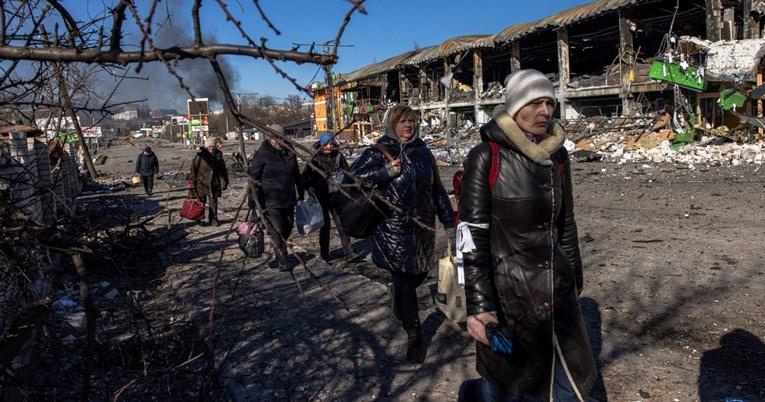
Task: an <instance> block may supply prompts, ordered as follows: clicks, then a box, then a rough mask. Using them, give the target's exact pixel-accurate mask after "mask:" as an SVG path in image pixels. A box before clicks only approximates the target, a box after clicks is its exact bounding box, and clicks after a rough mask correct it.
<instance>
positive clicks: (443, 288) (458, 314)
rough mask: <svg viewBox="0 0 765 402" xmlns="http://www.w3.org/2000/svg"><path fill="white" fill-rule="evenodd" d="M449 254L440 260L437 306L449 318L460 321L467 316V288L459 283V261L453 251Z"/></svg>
mask: <svg viewBox="0 0 765 402" xmlns="http://www.w3.org/2000/svg"><path fill="white" fill-rule="evenodd" d="M449 248H451V247H449ZM448 254H449V255H447V256H446V257H444V258H441V259H440V260H438V293H436V307H438V309H439V310H441V312H442V313H444V316H446V318H447V319H448V320H451V321H454V322H456V323H460V322H463V321H465V319H466V318H467V305H466V304H465V302H466V300H465V289H464V288H463V287H462V286H460V285H459V283H457V261H456V259H455V258H454V257H452V256H451V252H448Z"/></svg>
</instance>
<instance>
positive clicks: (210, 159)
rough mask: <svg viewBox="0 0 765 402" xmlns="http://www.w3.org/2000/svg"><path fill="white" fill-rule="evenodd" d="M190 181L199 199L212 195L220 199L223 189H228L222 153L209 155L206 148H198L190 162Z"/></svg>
mask: <svg viewBox="0 0 765 402" xmlns="http://www.w3.org/2000/svg"><path fill="white" fill-rule="evenodd" d="M191 180H192V181H194V187H195V189H196V192H197V195H198V196H199V198H200V199H202V200H204V199H205V197H207V196H208V195H210V194H212V195H213V196H215V197H220V196H221V195H222V194H223V187H228V170H227V169H226V162H225V161H224V160H223V152H221V151H219V150H217V149H216V150H215V151H213V153H210V152H209V151H208V150H207V148H199V150H198V151H197V154H196V156H194V160H192V161H191Z"/></svg>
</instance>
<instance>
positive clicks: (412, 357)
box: [406, 327, 428, 363]
mask: <svg viewBox="0 0 765 402" xmlns="http://www.w3.org/2000/svg"><path fill="white" fill-rule="evenodd" d="M406 336H407V340H406V359H407V360H409V363H422V362H424V361H425V355H426V354H427V352H428V350H427V348H426V347H425V342H424V341H423V340H422V330H421V329H420V328H419V327H417V328H414V329H408V330H406Z"/></svg>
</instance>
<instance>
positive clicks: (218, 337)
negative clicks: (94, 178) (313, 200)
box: [37, 143, 765, 402]
mask: <svg viewBox="0 0 765 402" xmlns="http://www.w3.org/2000/svg"><path fill="white" fill-rule="evenodd" d="M254 146H255V144H253V143H249V144H248V151H250V152H251V150H252V149H253V148H254ZM153 147H154V150H155V152H156V153H157V155H158V157H159V159H160V165H161V171H162V177H161V178H159V179H158V180H157V181H156V184H155V193H154V195H153V196H152V197H146V196H144V195H143V194H142V193H143V189H142V188H141V189H139V188H138V187H128V188H126V189H124V190H119V191H110V192H104V191H101V192H94V193H93V194H92V195H89V196H86V197H85V200H88V201H83V203H82V205H81V214H83V215H88V214H95V215H98V216H99V217H100V218H102V219H108V218H110V215H111V214H110V213H109V212H108V211H109V208H113V209H114V210H128V211H132V213H133V214H134V215H135V217H134V218H133V219H136V220H140V219H141V217H152V216H155V215H156V217H155V218H154V219H153V220H151V221H150V222H147V223H146V225H145V227H146V230H147V232H148V233H149V234H150V235H152V237H150V238H151V239H153V240H152V244H146V245H145V249H144V247H142V246H136V247H134V248H133V249H132V251H131V252H130V253H128V254H127V257H126V258H128V261H132V259H131V258H133V259H135V263H130V262H129V263H128V265H130V264H134V265H135V269H133V270H127V271H122V272H116V271H110V270H109V269H107V268H105V267H106V266H105V265H104V266H97V267H92V268H91V269H92V270H94V271H95V272H96V273H95V275H94V276H93V278H91V280H90V282H91V285H92V286H93V285H94V284H99V283H100V284H103V283H107V285H103V290H104V291H103V292H98V291H96V292H94V293H95V294H96V297H97V298H100V299H97V306H98V307H99V309H100V311H101V312H102V314H101V315H100V316H99V320H98V322H97V327H98V332H97V334H98V336H97V338H98V339H99V342H100V343H101V345H107V346H108V347H107V346H104V352H103V353H102V354H101V355H100V357H99V359H98V363H99V364H98V365H97V369H96V371H95V374H94V376H93V382H94V385H93V392H92V395H93V397H92V398H91V400H149V399H153V400H199V399H213V400H225V399H229V398H230V399H232V400H236V401H361V400H366V401H451V400H456V393H457V390H458V388H459V384H460V383H461V382H462V381H463V380H465V379H468V378H476V377H477V373H476V372H475V369H474V364H475V361H474V357H475V353H474V346H473V343H472V341H471V340H470V339H469V338H468V337H467V335H466V332H465V331H464V329H462V328H460V327H459V326H455V325H453V324H451V323H448V322H445V321H444V319H443V316H441V315H440V313H438V312H437V311H436V310H435V308H434V306H433V302H432V294H433V292H434V291H435V280H434V278H432V277H431V278H430V279H429V280H428V281H427V282H426V285H425V286H423V287H422V288H421V289H420V301H421V315H420V316H421V319H422V321H423V322H424V327H425V333H426V338H427V339H428V342H429V350H428V357H427V359H426V361H425V363H424V364H422V365H410V364H406V363H405V362H403V361H402V357H403V354H404V348H405V337H406V336H405V334H404V333H403V331H402V330H401V329H400V328H399V326H398V324H397V323H396V322H394V320H393V318H392V317H391V315H390V313H389V307H388V296H387V291H386V287H385V285H386V284H387V274H386V273H385V272H381V271H380V270H379V269H377V268H375V267H374V266H373V265H372V264H371V263H370V262H369V260H368V256H367V254H368V251H367V247H366V245H365V244H364V242H363V241H358V242H356V243H355V244H354V248H355V250H356V251H357V252H358V253H359V256H358V258H357V259H356V260H353V261H348V260H344V259H340V258H338V259H336V260H333V262H332V265H331V266H327V265H326V264H324V263H323V262H319V261H320V259H318V258H316V256H317V254H318V237H317V235H315V234H314V235H309V236H305V237H303V236H300V235H298V234H297V233H296V232H294V231H293V235H292V237H291V240H292V241H293V243H294V251H295V256H293V257H292V262H293V264H295V265H296V268H295V270H294V274H293V275H294V276H291V275H290V274H288V273H283V272H278V271H276V270H271V269H268V267H267V262H268V259H269V258H270V251H267V255H266V256H264V257H263V258H260V259H255V260H252V259H247V260H245V259H244V258H242V254H241V252H240V251H239V249H238V248H237V246H236V239H235V235H232V236H231V237H230V238H229V239H228V240H226V232H227V230H228V229H229V228H230V226H231V224H232V222H235V221H241V220H242V218H243V217H242V215H241V214H240V216H239V218H237V219H236V220H235V218H234V215H235V214H236V211H237V207H238V206H239V204H240V201H241V200H242V197H243V194H244V186H245V179H244V178H243V176H242V172H241V171H236V170H235V169H232V172H231V176H232V184H231V185H230V186H229V190H228V191H227V193H226V194H225V195H224V197H223V201H222V203H221V212H222V216H223V223H224V225H222V226H220V227H217V228H213V227H208V226H202V225H198V224H195V223H188V222H180V221H179V219H180V218H179V217H178V213H177V211H178V209H179V208H180V205H181V202H182V199H183V196H184V186H185V177H184V174H183V173H182V174H178V175H175V173H176V171H177V170H179V169H181V167H182V166H181V165H182V164H183V165H184V167H183V171H184V172H185V170H187V169H188V164H189V162H190V160H191V157H192V156H193V151H192V150H187V149H184V148H183V147H181V146H177V145H170V144H165V145H161V144H153ZM142 148H143V145H142V144H134V145H120V146H115V147H111V148H109V149H104V150H103V152H104V153H105V154H106V155H108V159H107V161H106V163H105V164H104V165H101V166H98V169H99V170H100V171H101V172H103V173H104V174H105V178H104V179H103V180H104V181H105V182H109V183H115V182H118V181H121V180H129V177H130V175H131V172H132V169H133V163H134V158H135V157H136V156H137V155H138V153H139V152H140V150H141V149H142ZM234 150H235V145H234V144H233V143H226V144H225V147H224V151H225V152H226V153H227V154H230V153H231V152H233V151H234ZM229 162H230V161H229ZM453 171H454V170H453V168H443V169H442V171H441V175H442V179H443V180H444V182H445V183H446V185H447V187H451V185H450V183H451V175H452V173H453ZM573 172H574V184H575V197H576V198H575V200H576V201H575V202H576V204H575V208H576V213H577V223H578V225H579V237H580V243H581V248H582V255H583V258H584V266H585V288H584V291H583V293H582V298H581V304H582V306H583V308H584V310H585V313H586V319H587V322H588V324H589V330H590V339H591V343H592V346H593V349H594V351H595V353H596V356H597V358H598V362H599V366H600V370H601V374H602V375H601V377H602V378H601V379H600V381H599V383H598V386H597V388H596V390H595V391H594V392H593V394H592V397H593V399H595V400H599V401H607V400H610V401H709V402H711V401H725V400H726V398H733V397H736V398H740V399H741V400H744V401H747V402H752V401H765V344H764V343H763V342H764V341H765V314H764V313H763V305H764V304H765V284H764V283H765V281H764V280H765V276H764V275H765V268H764V267H763V261H764V260H763V251H762V250H763V247H762V244H763V240H762V236H763V232H764V231H765V230H764V229H763V221H764V219H763V218H765V211H763V207H765V192H763V191H762V189H763V178H762V173H763V172H762V171H761V169H760V167H759V166H757V165H750V166H739V167H721V166H704V167H699V166H697V167H696V168H694V169H689V168H687V167H685V166H673V165H670V164H633V165H631V164H626V165H617V164H612V163H575V164H574V165H573ZM104 208H106V210H104ZM104 211H105V212H104ZM333 242H335V243H337V239H333ZM443 242H444V233H443V231H442V230H439V231H438V247H439V250H444V249H445V244H444V243H443ZM158 244H162V247H161V248H160V247H158ZM335 246H336V247H338V245H337V244H335ZM152 247H153V248H154V249H159V250H158V252H156V253H152V252H151V249H152ZM222 249H223V250H224V251H223V253H221V250H222ZM144 254H146V255H144ZM139 257H140V258H139ZM300 260H302V261H305V265H303V264H302V263H301V262H300ZM94 265H95V263H94ZM435 273H436V272H435V270H434V271H433V272H432V274H431V276H434V275H435ZM62 283H66V281H65V280H62ZM111 288H114V289H117V291H118V292H117V294H116V296H115V295H114V294H112V298H108V297H106V296H104V294H105V293H106V291H107V290H109V289H111ZM64 294H66V295H69V296H71V297H72V298H73V299H75V300H76V297H77V296H76V294H75V292H68V293H67V292H66V291H65V290H61V291H59V292H58V293H57V295H58V296H62V295H64ZM213 300H214V303H213ZM136 316H140V317H142V320H143V321H145V323H146V324H145V327H146V328H144V324H141V325H138V326H136V325H134V324H131V323H135V322H136V318H135V317H136ZM211 318H212V319H211ZM62 328H63V327H62ZM126 334H139V335H140V336H138V340H136V337H135V336H132V335H131V336H126ZM210 335H212V337H210ZM64 336H72V337H70V338H68V341H67V345H68V346H67V347H66V348H63V349H61V348H59V349H57V348H56V347H55V345H60V344H63V343H64V342H63V341H62V339H57V337H61V338H63V337H64ZM83 339H84V335H83V333H82V331H79V332H78V331H74V330H72V328H70V327H67V328H65V329H61V328H59V329H58V330H57V329H55V328H54V329H53V330H52V331H51V333H50V334H48V337H47V338H46V340H47V342H48V343H47V345H48V346H46V347H45V348H42V349H41V350H39V351H38V353H40V356H39V357H38V359H37V361H38V364H39V366H40V369H41V370H46V367H47V370H53V369H55V367H56V366H52V365H54V364H68V365H69V366H68V367H69V368H70V369H71V370H72V374H71V375H69V376H67V377H66V378H67V380H66V381H68V383H67V384H69V385H70V386H71V385H72V384H77V381H79V380H78V379H77V376H76V375H75V373H77V372H78V370H80V368H79V366H78V365H77V364H73V363H72V361H76V359H77V357H76V356H74V355H77V354H79V353H80V352H77V350H78V349H77V347H76V346H77V345H82V342H83ZM211 339H213V340H214V341H213V342H212V344H213V347H212V348H210V347H208V345H210V344H211V342H210V340H211ZM202 340H206V341H207V342H203V341H202ZM131 345H132V346H131ZM131 348H132V349H131ZM115 350H123V351H130V350H132V351H135V350H140V352H141V355H142V356H143V358H142V359H137V358H136V357H134V360H136V361H135V362H133V364H126V363H125V359H126V358H125V354H126V353H127V354H128V355H129V354H130V353H129V352H123V353H122V354H121V355H120V354H115V353H116V352H115ZM117 355H119V356H122V357H121V358H119V359H115V356H117ZM51 356H55V358H53V357H51ZM151 357H153V359H152V358H151ZM56 362H58V363H56ZM61 362H65V363H61ZM147 362H148V364H147ZM202 362H207V363H204V364H203V363H202ZM42 377H43V376H40V378H38V380H37V381H38V383H42V385H45V386H48V387H51V388H55V389H56V390H58V393H54V392H52V391H50V392H46V393H44V394H40V395H47V396H50V395H58V396H56V397H51V398H43V399H49V400H54V399H58V400H67V398H66V395H72V392H73V391H72V390H73V389H76V388H77V387H76V386H71V389H69V390H67V387H66V384H61V383H60V380H61V378H59V383H57V384H56V381H57V380H56V378H55V376H53V375H51V376H50V377H54V378H50V379H49V380H43V379H41V378H42ZM46 378H47V377H46ZM200 378H201V379H208V380H205V381H201V382H200V380H199V379H200ZM209 378H212V379H213V380H214V381H209ZM47 381H50V382H51V383H53V384H55V385H52V384H50V383H46V382H47Z"/></svg>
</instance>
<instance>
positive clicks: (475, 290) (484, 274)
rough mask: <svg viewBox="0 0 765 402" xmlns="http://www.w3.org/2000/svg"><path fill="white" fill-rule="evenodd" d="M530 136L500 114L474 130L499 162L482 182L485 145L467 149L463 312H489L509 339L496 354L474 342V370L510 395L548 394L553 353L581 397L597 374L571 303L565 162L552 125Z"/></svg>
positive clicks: (576, 266) (487, 155) (578, 274)
mask: <svg viewBox="0 0 765 402" xmlns="http://www.w3.org/2000/svg"><path fill="white" fill-rule="evenodd" d="M548 134H549V136H548V137H546V138H545V139H544V140H543V141H541V142H540V143H539V144H534V143H532V142H531V141H529V140H528V139H527V138H526V137H525V135H524V134H523V132H522V131H521V130H520V128H519V127H518V126H517V124H516V123H515V121H513V119H512V118H511V117H510V116H509V115H507V114H506V113H502V114H500V115H498V116H497V117H496V118H495V119H494V120H492V121H490V122H489V123H487V124H486V125H484V126H483V127H482V128H481V135H482V138H483V140H484V141H493V142H496V143H497V144H498V145H499V168H498V175H497V178H496V182H495V186H494V189H493V191H491V190H490V188H489V174H490V171H491V166H490V165H491V160H492V154H491V147H490V145H489V144H488V143H487V142H483V143H481V144H479V145H477V146H476V147H475V148H473V149H472V150H471V151H470V154H469V155H468V160H467V165H466V168H465V175H464V177H463V182H462V193H461V203H462V210H461V219H462V221H463V222H469V223H488V224H489V225H490V226H489V229H488V230H487V229H481V228H476V227H470V232H471V234H472V237H473V240H474V242H475V245H476V247H477V251H475V252H473V253H467V254H465V255H464V263H465V275H466V286H465V291H466V297H467V309H468V314H469V315H473V314H478V313H481V312H492V311H493V312H497V316H498V318H499V321H500V323H501V324H502V325H503V326H504V327H505V328H506V329H507V330H508V333H509V334H510V335H511V339H512V341H513V354H512V357H511V358H510V359H506V358H504V357H502V356H500V355H498V354H495V353H493V352H492V351H491V349H490V348H489V347H487V346H485V345H483V344H481V343H478V346H477V348H478V356H477V361H476V366H477V370H478V372H479V373H480V374H481V375H482V376H483V377H484V378H486V379H488V380H489V381H491V382H492V383H493V384H495V385H496V386H498V387H500V388H501V389H503V390H504V391H505V392H508V393H510V394H513V395H545V396H546V395H548V393H549V390H550V383H551V381H552V367H553V355H554V353H555V351H556V349H557V350H559V351H560V352H559V353H558V357H561V356H562V358H563V359H562V363H563V367H564V368H565V370H566V371H567V373H568V375H570V378H571V379H573V381H572V384H574V385H575V387H576V389H577V390H578V392H579V394H580V395H582V396H584V397H585V398H586V395H587V394H589V392H590V390H591V388H592V385H593V383H594V382H595V379H596V377H597V372H596V368H595V361H594V358H593V356H592V351H591V349H590V344H589V340H588V338H587V332H586V329H585V323H584V320H583V318H582V312H581V309H580V306H579V296H578V295H579V292H581V289H582V282H583V281H582V262H581V257H580V254H579V243H578V238H577V228H576V222H575V220H574V206H573V196H572V191H571V170H570V165H569V159H568V154H567V153H566V150H565V149H563V148H562V147H561V145H562V143H563V140H564V139H565V137H564V134H563V130H562V128H561V127H560V126H559V125H557V124H554V125H552V126H551V129H550V130H549V131H548Z"/></svg>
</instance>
